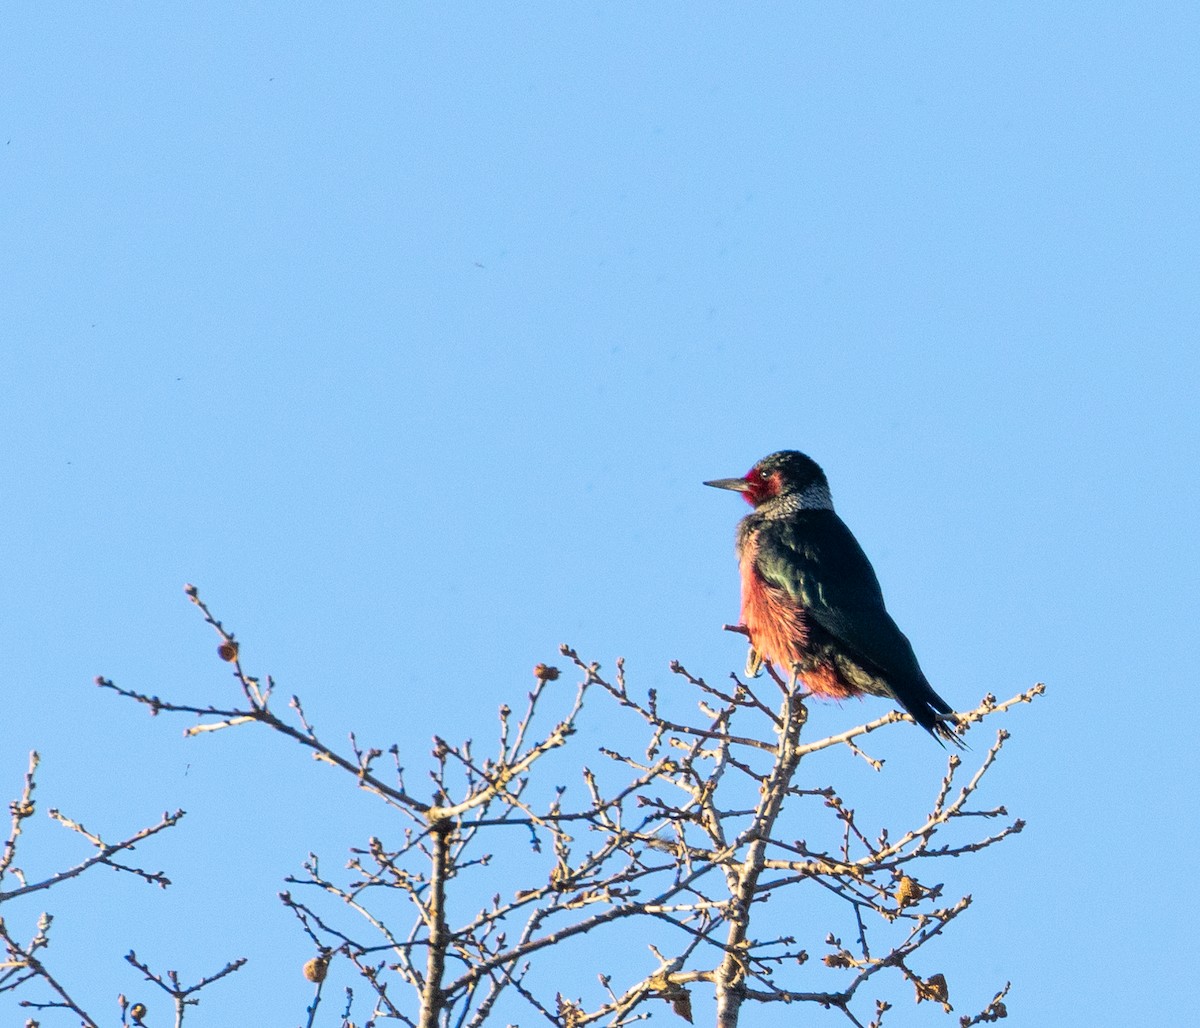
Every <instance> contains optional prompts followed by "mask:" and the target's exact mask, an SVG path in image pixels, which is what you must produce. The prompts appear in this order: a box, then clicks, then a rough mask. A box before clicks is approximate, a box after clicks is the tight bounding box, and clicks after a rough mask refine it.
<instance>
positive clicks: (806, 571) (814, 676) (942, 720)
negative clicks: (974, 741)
mask: <svg viewBox="0 0 1200 1028" xmlns="http://www.w3.org/2000/svg"><path fill="white" fill-rule="evenodd" d="M704 484H705V485H710V486H713V487H714V488H716V489H732V490H734V491H735V492H739V493H741V494H742V497H743V498H744V499H745V500H746V502H747V503H749V504H750V506H752V507H753V508H754V511H753V512H752V513H751V514H749V515H747V516H746V517H745V518H743V519H742V520H741V522H739V523H738V528H737V556H738V565H739V568H740V570H741V577H742V624H743V626H744V627H745V628H746V631H747V633H748V634H749V636H750V655H749V658H748V659H747V661H746V673H747V675H751V676H754V675H757V674H758V673H759V672H760V671H761V669H762V665H763V664H764V663H769V664H773V665H775V666H776V667H778V668H779V669H780V670H781V671H782V672H783V673H784V674H786V675H788V676H789V680H790V682H791V684H792V685H793V687H794V686H795V684H796V682H797V681H799V682H801V683H803V685H804V687H805V688H806V689H808V690H809V691H810V692H812V693H813V694H814V695H817V696H823V697H829V698H832V699H844V698H846V697H848V696H860V695H862V694H863V693H870V694H871V695H873V696H890V697H891V698H892V699H894V700H896V701H897V702H898V703H899V704H900V706H902V707H903V708H904V709H905V710H906V711H908V713H909V714H911V715H912V718H913V720H914V721H915V722H916V723H917V724H918V725H920V726H921V727H922V728H924V729H926V730H927V731H928V732H929V733H930V734H931V735H932V736H933V737H934V738H935V739H938V740H939V741H941V740H943V739H945V740H949V741H950V742H953V743H954V744H955V745H958V746H961V745H962V743H961V742H960V741H959V739H958V736H957V735H955V734H954V732H953V731H952V730H951V727H950V726H951V725H952V724H954V723H955V717H954V712H953V710H952V709H951V707H950V705H949V704H948V703H947V702H946V701H945V700H943V699H942V698H941V697H940V696H939V695H938V694H937V693H936V692H934V690H933V687H932V686H931V685H930V684H929V681H928V679H926V677H925V674H924V672H923V671H922V670H921V666H920V664H918V663H917V657H916V654H914V653H913V648H912V644H911V643H910V642H909V641H908V639H907V638H906V637H905V635H904V633H903V632H901V631H900V629H899V628H898V627H897V626H896V622H895V621H893V620H892V617H891V615H890V614H889V613H888V612H887V608H886V607H885V606H884V603H883V592H882V591H881V590H880V588H879V579H878V578H876V577H875V569H874V568H873V567H871V562H870V561H869V560H867V555H866V554H865V553H863V550H862V547H861V546H859V544H858V540H857V539H855V538H854V536H853V534H852V533H851V532H850V529H849V528H847V527H846V524H845V522H843V521H842V519H841V518H840V517H838V515H837V514H836V513H835V512H834V509H833V500H832V499H831V498H830V495H829V482H828V480H827V479H826V478H825V472H823V471H822V470H821V469H820V467H819V466H818V465H817V463H816V462H815V461H814V460H812V458H810V457H808V456H806V455H805V454H803V453H799V452H797V451H796V450H781V451H780V452H778V453H772V454H771V455H770V456H767V457H764V458H763V459H762V460H760V461H759V462H758V463H757V464H755V465H754V467H752V468H751V469H750V470H749V471H748V472H747V473H746V475H745V476H744V477H742V478H719V479H716V480H715V481H712V482H705V483H704Z"/></svg>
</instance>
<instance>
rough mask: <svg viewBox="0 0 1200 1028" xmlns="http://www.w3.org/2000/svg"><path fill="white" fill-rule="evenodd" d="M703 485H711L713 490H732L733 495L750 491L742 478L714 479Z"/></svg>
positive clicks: (748, 485) (748, 484)
mask: <svg viewBox="0 0 1200 1028" xmlns="http://www.w3.org/2000/svg"><path fill="white" fill-rule="evenodd" d="M704 484H705V485H711V486H712V487H713V488H714V489H732V490H733V491H734V492H735V493H748V492H749V491H750V483H749V482H747V481H746V480H745V479H744V478H716V479H713V481H711V482H705V483H704Z"/></svg>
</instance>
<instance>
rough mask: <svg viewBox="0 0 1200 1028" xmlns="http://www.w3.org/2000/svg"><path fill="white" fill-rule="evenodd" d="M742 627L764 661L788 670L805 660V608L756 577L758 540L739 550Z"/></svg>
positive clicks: (781, 590)
mask: <svg viewBox="0 0 1200 1028" xmlns="http://www.w3.org/2000/svg"><path fill="white" fill-rule="evenodd" d="M739 556H740V565H741V574H742V624H743V625H745V626H746V630H747V631H748V632H749V633H750V642H751V643H752V644H753V645H754V648H755V649H756V650H757V651H758V654H759V656H761V657H762V658H763V660H766V661H769V662H770V663H773V664H776V665H778V666H779V667H780V668H783V669H785V670H791V669H792V668H794V667H795V666H796V665H797V664H799V663H800V662H801V660H802V658H803V656H804V645H805V643H806V642H807V641H808V626H807V623H806V620H805V617H804V608H803V607H801V606H800V604H798V603H796V602H795V601H794V600H793V599H792V598H791V596H789V595H788V593H787V590H785V589H782V588H780V587H779V586H777V585H773V584H771V583H770V582H768V581H767V580H766V579H764V578H763V577H762V575H761V574H759V571H758V566H757V557H758V546H757V540H756V539H755V538H754V537H753V536H749V537H748V538H747V539H746V540H745V543H744V545H743V546H742V547H741V553H740V554H739Z"/></svg>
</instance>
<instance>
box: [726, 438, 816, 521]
mask: <svg viewBox="0 0 1200 1028" xmlns="http://www.w3.org/2000/svg"><path fill="white" fill-rule="evenodd" d="M704 484H705V485H711V486H713V487H714V488H716V489H732V490H734V492H739V493H741V494H742V498H743V499H744V500H745V501H746V502H747V503H748V504H750V506H752V507H761V506H762V505H763V504H764V503H766V502H767V501H769V500H773V499H775V498H776V497H787V498H788V499H790V500H791V501H792V503H793V504H794V507H795V508H800V509H807V510H832V509H833V503H832V501H831V500H830V498H829V481H828V480H827V479H826V478H825V472H824V471H822V470H821V468H820V467H819V466H818V464H817V462H816V461H815V460H813V459H812V458H811V457H808V456H806V455H805V454H803V453H800V452H799V451H797V450H780V451H779V452H778V453H772V454H771V455H770V456H767V457H764V458H763V459H762V460H760V461H759V462H758V463H757V464H755V465H754V467H752V468H751V469H750V470H749V471H747V472H746V474H745V475H744V476H743V477H742V478H718V479H715V480H714V481H712V482H705V483H704Z"/></svg>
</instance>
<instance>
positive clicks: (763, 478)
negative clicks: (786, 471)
mask: <svg viewBox="0 0 1200 1028" xmlns="http://www.w3.org/2000/svg"><path fill="white" fill-rule="evenodd" d="M745 482H746V485H747V486H748V488H747V489H746V491H745V492H744V493H742V499H744V500H745V501H746V502H747V503H748V504H750V506H751V507H757V506H758V505H759V504H760V503H762V502H763V501H765V500H769V499H770V498H771V497H772V496H778V495H779V490H780V489H781V488H782V486H783V476H782V475H780V474H779V472H778V471H776V472H774V473H773V474H770V475H764V474H763V473H762V472H761V471H759V469H758V468H751V469H750V470H749V471H747V472H746V478H745Z"/></svg>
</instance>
